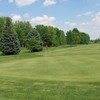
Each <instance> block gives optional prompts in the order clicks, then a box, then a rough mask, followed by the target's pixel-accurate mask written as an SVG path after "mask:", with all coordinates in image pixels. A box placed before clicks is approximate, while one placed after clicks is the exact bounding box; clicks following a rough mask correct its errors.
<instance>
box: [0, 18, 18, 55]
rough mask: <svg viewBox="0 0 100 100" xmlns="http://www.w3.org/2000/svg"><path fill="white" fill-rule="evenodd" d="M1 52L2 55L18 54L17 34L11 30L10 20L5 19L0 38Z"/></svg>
mask: <svg viewBox="0 0 100 100" xmlns="http://www.w3.org/2000/svg"><path fill="white" fill-rule="evenodd" d="M1 51H2V53H3V54H4V55H14V54H18V53H19V52H20V43H19V39H18V37H17V33H16V32H15V31H14V30H13V27H12V21H11V18H9V17H7V18H6V21H5V25H4V28H3V32H2V36H1Z"/></svg>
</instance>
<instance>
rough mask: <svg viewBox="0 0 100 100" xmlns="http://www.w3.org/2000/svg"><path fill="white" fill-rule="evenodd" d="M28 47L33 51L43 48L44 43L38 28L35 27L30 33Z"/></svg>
mask: <svg viewBox="0 0 100 100" xmlns="http://www.w3.org/2000/svg"><path fill="white" fill-rule="evenodd" d="M26 47H27V48H28V49H29V50H30V51H31V52H34V51H42V50H43V43H42V40H41V37H40V34H39V33H38V31H37V30H35V29H33V30H32V31H31V32H29V33H28V36H27V44H26Z"/></svg>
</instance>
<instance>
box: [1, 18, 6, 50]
mask: <svg viewBox="0 0 100 100" xmlns="http://www.w3.org/2000/svg"><path fill="white" fill-rule="evenodd" d="M4 23H5V17H0V41H1V35H2V31H3V27H4ZM0 50H1V44H0Z"/></svg>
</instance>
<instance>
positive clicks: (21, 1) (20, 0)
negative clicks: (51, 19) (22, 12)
mask: <svg viewBox="0 0 100 100" xmlns="http://www.w3.org/2000/svg"><path fill="white" fill-rule="evenodd" d="M10 1H11V0H10ZM36 1H37V0H15V3H16V5H17V6H19V7H22V6H26V5H30V4H32V3H35V2H36Z"/></svg>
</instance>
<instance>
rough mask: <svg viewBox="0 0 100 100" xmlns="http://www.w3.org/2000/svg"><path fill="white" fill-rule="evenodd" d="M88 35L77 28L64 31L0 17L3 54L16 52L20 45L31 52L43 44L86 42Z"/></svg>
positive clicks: (87, 41)
mask: <svg viewBox="0 0 100 100" xmlns="http://www.w3.org/2000/svg"><path fill="white" fill-rule="evenodd" d="M89 41H90V37H89V35H88V34H86V33H84V32H80V31H79V30H78V29H77V28H74V29H73V30H70V31H68V32H67V33H66V35H65V33H64V31H63V30H60V29H59V28H56V27H53V26H44V25H36V26H35V27H34V28H33V27H32V25H31V24H30V23H29V22H28V21H27V22H26V21H24V22H22V21H17V22H15V23H13V22H12V19H11V18H10V17H0V50H1V51H2V52H3V54H4V55H11V54H18V53H19V52H20V47H26V48H27V49H29V50H30V51H31V52H34V51H41V50H43V46H45V45H48V46H49V47H51V46H53V47H54V46H60V45H66V44H69V45H76V44H88V43H89Z"/></svg>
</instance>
